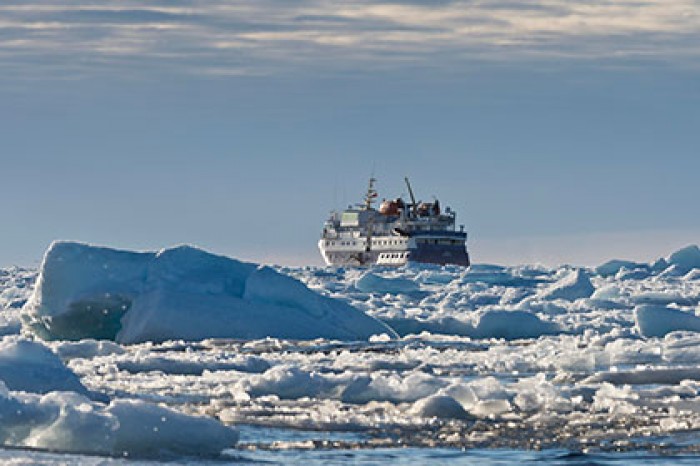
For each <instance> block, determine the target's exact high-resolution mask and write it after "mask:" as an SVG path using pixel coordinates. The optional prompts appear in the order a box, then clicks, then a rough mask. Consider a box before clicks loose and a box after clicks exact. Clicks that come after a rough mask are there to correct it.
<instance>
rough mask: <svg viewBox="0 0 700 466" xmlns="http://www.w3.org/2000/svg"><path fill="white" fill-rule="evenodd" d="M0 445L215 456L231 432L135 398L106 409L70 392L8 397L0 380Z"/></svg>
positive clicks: (140, 454) (104, 452)
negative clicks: (0, 419) (0, 420)
mask: <svg viewBox="0 0 700 466" xmlns="http://www.w3.org/2000/svg"><path fill="white" fill-rule="evenodd" d="M0 417H1V418H2V423H0V443H1V444H3V445H6V446H14V447H30V448H39V449H45V450H52V451H60V452H75V453H92V454H102V455H112V456H124V457H127V456H128V457H132V458H133V457H140V458H164V457H165V458H167V457H171V456H179V455H195V456H200V457H201V456H204V457H216V456H218V455H219V454H220V453H221V452H222V451H223V450H224V449H226V448H229V447H231V446H233V445H234V444H235V443H236V441H237V439H238V433H237V431H236V430H234V429H232V428H229V427H226V426H224V425H223V424H221V423H220V422H218V421H216V420H214V419H210V418H203V417H196V416H188V415H185V414H181V413H178V412H176V411H174V410H172V409H169V408H165V407H161V406H156V405H152V404H148V403H145V402H143V401H135V400H116V401H112V402H111V403H110V404H108V405H104V404H101V403H96V402H92V401H90V400H89V399H88V398H86V397H84V396H82V395H79V394H77V393H73V392H51V393H49V394H46V395H37V394H26V393H13V392H10V391H8V390H7V388H6V387H5V386H4V384H2V382H0Z"/></svg>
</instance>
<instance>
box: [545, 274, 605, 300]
mask: <svg viewBox="0 0 700 466" xmlns="http://www.w3.org/2000/svg"><path fill="white" fill-rule="evenodd" d="M594 291H595V287H594V286H593V284H592V283H591V279H590V277H589V276H588V274H587V273H586V272H585V271H584V270H582V269H576V270H574V271H572V272H571V273H569V274H568V275H567V276H565V277H564V278H562V279H561V280H559V281H558V282H556V283H555V284H553V285H552V286H550V287H549V288H547V289H545V290H544V291H542V292H541V293H540V294H539V297H540V298H542V299H564V300H567V301H575V300H577V299H579V298H589V297H590V296H591V295H592V294H593V292H594Z"/></svg>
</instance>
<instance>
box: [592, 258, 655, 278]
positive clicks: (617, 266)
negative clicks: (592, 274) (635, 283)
mask: <svg viewBox="0 0 700 466" xmlns="http://www.w3.org/2000/svg"><path fill="white" fill-rule="evenodd" d="M648 267H649V266H648V265H646V264H640V263H638V262H632V261H625V260H619V259H613V260H611V261H608V262H606V263H604V264H602V265H599V266H598V267H596V269H595V271H596V273H597V274H598V275H602V276H603V277H612V276H614V275H617V274H618V273H619V272H620V271H621V270H622V269H627V270H635V269H641V268H648Z"/></svg>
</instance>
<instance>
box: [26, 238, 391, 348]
mask: <svg viewBox="0 0 700 466" xmlns="http://www.w3.org/2000/svg"><path fill="white" fill-rule="evenodd" d="M23 312H24V320H25V322H26V323H27V324H28V325H29V326H30V328H31V329H33V330H34V331H35V332H36V333H38V334H39V335H40V336H42V337H43V338H46V339H73V340H78V339H83V338H99V339H110V340H116V341H118V342H120V343H138V342H144V341H156V342H157V341H165V340H170V339H184V340H201V339H204V338H243V339H255V338H265V337H275V338H289V339H315V338H329V339H339V340H366V339H368V338H369V337H370V336H372V335H375V334H382V333H386V334H389V335H392V336H393V335H394V334H393V331H392V330H391V329H389V328H388V327H387V326H386V325H384V324H382V323H381V322H379V321H378V320H376V319H374V318H372V317H369V316H367V315H366V314H364V313H363V312H361V311H358V310H357V309H355V308H354V307H352V306H350V305H349V304H346V303H343V302H341V301H338V300H334V299H332V298H328V297H324V296H321V295H319V294H318V293H315V292H313V291H311V290H309V289H308V288H307V287H306V286H305V285H304V284H302V283H301V282H299V281H297V280H295V279H294V278H291V277H289V276H286V275H282V274H280V273H278V272H276V271H274V270H272V269H271V268H269V267H266V266H257V265H256V264H251V263H246V262H240V261H237V260H234V259H230V258H227V257H223V256H217V255H214V254H210V253H207V252H205V251H202V250H200V249H197V248H194V247H190V246H180V247H176V248H172V249H165V250H162V251H160V252H157V253H153V252H145V253H136V252H129V251H118V250H114V249H109V248H103V247H95V246H90V245H86V244H81V243H75V242H55V243H53V244H52V245H51V246H50V247H49V249H48V251H47V252H46V255H45V257H44V260H43V263H42V266H41V271H40V275H39V278H38V281H37V285H36V288H35V290H34V293H33V294H32V296H31V298H30V299H29V301H28V302H27V304H26V305H25V306H24V308H23Z"/></svg>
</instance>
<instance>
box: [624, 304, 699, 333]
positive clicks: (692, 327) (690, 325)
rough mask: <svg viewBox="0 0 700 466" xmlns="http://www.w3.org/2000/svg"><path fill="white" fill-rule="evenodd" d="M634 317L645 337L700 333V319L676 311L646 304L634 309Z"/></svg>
mask: <svg viewBox="0 0 700 466" xmlns="http://www.w3.org/2000/svg"><path fill="white" fill-rule="evenodd" d="M634 315H635V319H636V321H637V327H638V328H639V333H641V334H642V335H644V336H645V337H663V336H664V335H666V334H667V333H670V332H673V331H676V330H689V331H691V332H700V317H697V316H696V315H694V314H690V313H688V312H683V311H680V310H678V309H673V308H669V307H664V306H653V305H649V304H646V305H643V306H638V307H637V308H635V310H634Z"/></svg>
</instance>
